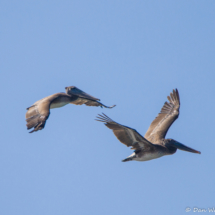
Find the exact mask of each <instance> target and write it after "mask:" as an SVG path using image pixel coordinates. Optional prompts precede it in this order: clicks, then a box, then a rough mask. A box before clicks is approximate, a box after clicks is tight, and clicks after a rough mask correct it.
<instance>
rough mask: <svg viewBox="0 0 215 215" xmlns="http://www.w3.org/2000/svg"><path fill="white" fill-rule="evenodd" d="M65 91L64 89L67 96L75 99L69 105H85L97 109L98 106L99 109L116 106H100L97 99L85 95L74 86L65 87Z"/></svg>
mask: <svg viewBox="0 0 215 215" xmlns="http://www.w3.org/2000/svg"><path fill="white" fill-rule="evenodd" d="M65 89H66V93H67V94H69V95H73V96H76V97H77V99H75V100H73V101H71V102H70V103H71V104H74V105H82V104H85V105H87V106H97V107H98V106H100V107H105V108H113V107H115V106H116V105H113V106H110V107H108V106H106V105H104V104H102V103H101V102H99V101H100V99H97V98H95V97H93V96H91V95H89V94H87V93H85V92H84V91H82V90H80V89H78V88H77V87H75V86H71V87H66V88H65Z"/></svg>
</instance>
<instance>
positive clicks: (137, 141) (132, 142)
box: [96, 89, 201, 162]
mask: <svg viewBox="0 0 215 215" xmlns="http://www.w3.org/2000/svg"><path fill="white" fill-rule="evenodd" d="M167 98H168V100H169V102H165V103H164V105H163V107H162V109H161V112H160V113H159V114H158V116H157V117H156V118H155V119H154V121H153V122H152V123H151V125H150V126H149V129H148V131H147V132H146V134H145V138H144V137H143V136H141V135H140V134H139V133H138V132H137V131H136V130H135V129H133V128H129V127H127V126H124V125H121V124H119V123H117V122H114V121H113V120H112V119H110V118H109V117H108V116H106V115H105V114H104V113H103V115H100V114H99V116H97V119H96V120H97V121H101V122H104V123H105V125H106V126H107V127H108V128H110V129H112V130H113V133H114V134H115V136H116V137H117V139H118V140H119V141H120V142H121V143H123V144H125V145H126V146H131V147H132V148H131V149H134V153H133V154H131V155H130V156H129V157H127V158H126V159H124V160H122V161H124V162H125V161H132V160H136V161H147V160H152V159H155V158H159V157H162V156H164V155H172V154H174V153H175V152H176V151H177V149H180V150H184V151H188V152H193V153H198V154H201V152H199V151H196V150H194V149H192V148H190V147H187V146H185V145H183V144H182V143H179V142H177V141H176V140H173V139H165V136H166V133H167V131H168V129H169V127H170V126H171V125H172V123H173V122H174V121H175V120H176V119H177V118H178V115H179V108H180V98H179V93H178V90H177V89H176V90H173V93H170V96H168V97H167Z"/></svg>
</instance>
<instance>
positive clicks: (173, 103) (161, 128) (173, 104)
mask: <svg viewBox="0 0 215 215" xmlns="http://www.w3.org/2000/svg"><path fill="white" fill-rule="evenodd" d="M167 98H168V100H169V102H165V103H164V105H163V107H162V109H161V112H160V113H159V114H158V116H157V117H156V118H155V119H154V121H153V122H152V123H151V125H150V127H149V129H148V131H147V132H146V134H145V138H146V139H147V140H149V141H151V142H152V143H159V142H160V140H161V139H163V138H165V136H166V133H167V131H168V129H169V127H170V126H171V125H172V123H173V122H174V121H175V120H176V119H177V118H178V116H179V108H180V98H179V93H178V90H177V89H176V90H173V92H172V93H170V96H168V97H167Z"/></svg>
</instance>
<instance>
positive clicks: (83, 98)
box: [25, 86, 115, 133]
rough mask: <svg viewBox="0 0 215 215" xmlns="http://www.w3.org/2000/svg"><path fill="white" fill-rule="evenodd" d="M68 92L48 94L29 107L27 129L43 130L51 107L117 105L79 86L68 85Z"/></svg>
mask: <svg viewBox="0 0 215 215" xmlns="http://www.w3.org/2000/svg"><path fill="white" fill-rule="evenodd" d="M65 89H66V93H55V94H53V95H51V96H47V97H45V98H43V99H41V100H39V101H37V102H35V103H34V104H33V105H32V106H31V107H29V108H27V110H28V111H27V113H26V116H25V117H26V121H27V129H31V128H34V129H33V130H32V131H31V132H30V133H32V132H35V131H38V130H41V129H43V128H44V127H45V123H46V120H47V119H48V117H49V115H50V109H53V108H60V107H63V106H65V105H67V104H69V103H70V104H75V105H82V104H85V105H87V106H100V107H106V108H112V107H114V106H115V105H113V106H111V107H108V106H106V105H104V104H102V103H101V102H99V101H100V100H99V99H97V98H95V97H93V96H91V95H89V94H87V93H85V92H83V91H82V90H80V89H78V88H77V87H74V86H71V87H66V88H65Z"/></svg>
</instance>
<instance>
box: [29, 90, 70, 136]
mask: <svg viewBox="0 0 215 215" xmlns="http://www.w3.org/2000/svg"><path fill="white" fill-rule="evenodd" d="M70 100H71V96H69V95H67V94H65V93H56V94H53V95H51V96H47V97H45V98H43V99H41V100H39V101H37V102H35V103H34V104H33V105H32V106H31V107H29V108H27V110H28V111H27V113H26V115H25V118H26V121H27V124H26V126H27V129H31V128H34V129H33V130H32V131H30V132H29V133H32V132H34V131H38V130H42V129H43V128H44V127H45V124H46V120H47V119H48V118H49V114H50V108H57V107H62V106H64V105H66V104H68V103H69V102H70Z"/></svg>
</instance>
